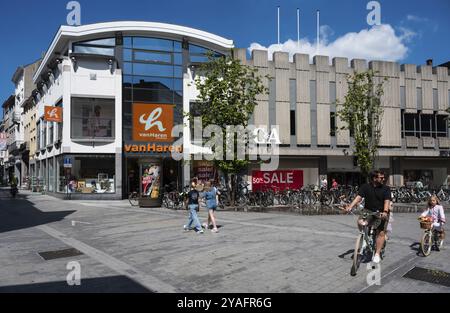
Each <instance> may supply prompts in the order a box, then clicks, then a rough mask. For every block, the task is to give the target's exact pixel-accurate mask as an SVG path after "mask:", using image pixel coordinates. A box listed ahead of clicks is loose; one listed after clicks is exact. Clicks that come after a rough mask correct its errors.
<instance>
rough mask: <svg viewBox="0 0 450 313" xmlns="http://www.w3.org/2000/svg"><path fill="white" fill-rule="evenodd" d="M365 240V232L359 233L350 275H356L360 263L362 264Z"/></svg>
mask: <svg viewBox="0 0 450 313" xmlns="http://www.w3.org/2000/svg"><path fill="white" fill-rule="evenodd" d="M363 242H364V235H363V234H360V235H358V238H357V239H356V244H355V251H354V252H353V265H352V269H351V271H350V275H352V276H355V275H356V272H357V271H358V269H359V265H360V264H361V260H362V257H363V251H362V246H363Z"/></svg>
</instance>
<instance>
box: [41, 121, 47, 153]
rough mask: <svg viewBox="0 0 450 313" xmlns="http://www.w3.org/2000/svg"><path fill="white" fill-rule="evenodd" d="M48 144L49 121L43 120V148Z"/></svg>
mask: <svg viewBox="0 0 450 313" xmlns="http://www.w3.org/2000/svg"><path fill="white" fill-rule="evenodd" d="M47 144H48V138H47V122H46V121H43V123H42V148H45V147H46V146H47Z"/></svg>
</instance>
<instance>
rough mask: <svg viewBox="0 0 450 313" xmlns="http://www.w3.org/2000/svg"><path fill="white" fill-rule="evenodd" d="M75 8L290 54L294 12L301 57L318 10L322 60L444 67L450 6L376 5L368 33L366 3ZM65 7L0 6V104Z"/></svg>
mask: <svg viewBox="0 0 450 313" xmlns="http://www.w3.org/2000/svg"><path fill="white" fill-rule="evenodd" d="M79 2H80V3H81V7H82V20H81V23H82V24H89V23H95V22H105V21H117V20H145V21H154V22H165V23H173V24H179V25H184V26H189V27H193V28H198V29H201V30H205V31H208V32H211V33H215V34H217V35H221V36H223V37H226V38H228V39H232V40H234V42H235V46H236V47H240V48H249V47H250V46H251V45H252V44H253V45H252V47H258V48H268V49H270V50H274V49H275V50H277V49H278V50H280V49H281V50H285V51H289V52H295V51H292V49H294V50H295V47H294V48H293V47H292V42H288V40H289V39H292V40H296V39H297V27H296V8H300V10H301V38H302V49H304V50H302V52H305V51H306V52H308V51H310V50H311V51H315V48H314V47H315V46H314V45H315V37H316V10H317V9H319V10H320V11H321V25H322V29H321V31H322V35H323V37H322V40H323V41H322V42H321V44H322V46H321V48H320V49H321V51H320V52H321V54H325V53H324V52H326V53H327V54H337V55H341V54H349V55H348V57H353V56H354V55H353V54H354V53H356V54H357V55H356V56H359V55H360V54H359V53H362V55H366V54H369V55H374V56H376V57H377V58H379V59H391V60H395V61H398V62H399V63H414V64H423V63H424V62H425V60H426V59H429V58H432V59H434V64H436V65H437V64H441V63H444V62H447V61H450V40H448V38H449V30H450V19H449V18H448V16H449V13H450V1H449V0H428V1H418V0H408V1H407V0H395V1H394V0H389V1H387V0H384V1H379V3H380V4H381V23H382V24H383V25H382V26H381V27H379V28H377V29H372V28H371V26H369V25H368V24H367V22H366V17H367V14H368V13H369V11H368V10H367V9H366V5H367V3H368V2H369V1H368V0H340V1H335V0H316V1H313V0H308V1H306V0H302V1H294V0H226V1H224V0H190V1H185V0H164V1H161V0H159V1H153V0H146V1H142V0H126V1H123V0H121V1H119V0H89V1H87V0H80V1H79ZM67 3H68V0H40V1H34V0H26V1H25V0H15V1H0V32H1V38H2V49H0V73H1V75H0V102H1V103H3V101H4V100H6V98H7V97H8V96H9V95H10V94H11V93H12V92H13V90H14V86H13V84H12V83H11V77H12V75H13V73H14V71H15V69H16V68H17V66H19V65H24V64H29V63H31V62H33V61H35V60H36V59H38V58H39V57H40V55H41V54H42V53H43V52H45V51H46V49H47V47H48V46H49V44H50V42H51V40H52V39H53V36H54V35H55V33H56V31H57V30H58V27H59V26H60V25H61V24H65V23H66V15H67V13H68V11H67V10H66V4H67ZM277 6H280V7H281V43H282V44H283V45H282V46H272V47H271V45H273V44H276V43H277V29H276V24H277V19H276V16H277V10H276V7H277ZM324 25H326V26H324ZM352 33H353V34H352ZM368 42H369V44H368ZM364 45H368V46H364ZM384 45H387V46H384ZM380 46H382V47H380ZM368 50H370V51H368ZM312 53H313V52H312ZM343 56H347V55H343ZM0 115H1V113H0Z"/></svg>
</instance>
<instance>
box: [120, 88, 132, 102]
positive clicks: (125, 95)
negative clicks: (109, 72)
mask: <svg viewBox="0 0 450 313" xmlns="http://www.w3.org/2000/svg"><path fill="white" fill-rule="evenodd" d="M122 99H123V101H132V100H133V98H132V89H131V88H123V92H122Z"/></svg>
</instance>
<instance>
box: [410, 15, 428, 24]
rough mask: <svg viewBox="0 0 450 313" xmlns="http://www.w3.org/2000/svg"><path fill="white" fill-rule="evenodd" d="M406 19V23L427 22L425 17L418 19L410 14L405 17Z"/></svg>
mask: <svg viewBox="0 0 450 313" xmlns="http://www.w3.org/2000/svg"><path fill="white" fill-rule="evenodd" d="M406 19H407V20H408V21H412V22H427V21H428V19H427V18H426V17H419V16H416V15H412V14H408V15H407V16H406Z"/></svg>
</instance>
